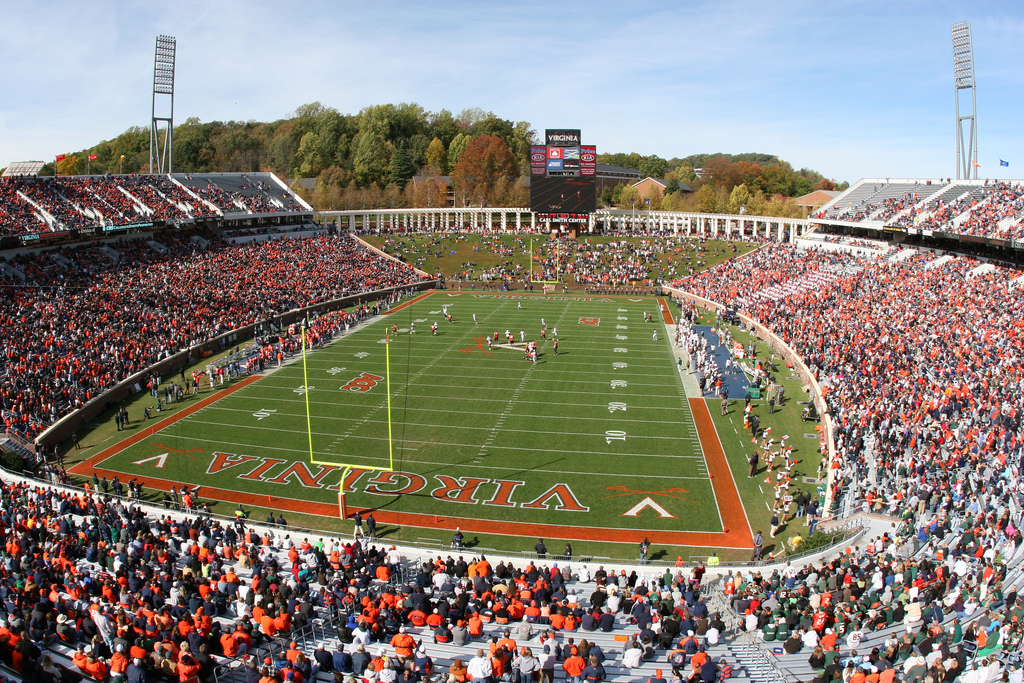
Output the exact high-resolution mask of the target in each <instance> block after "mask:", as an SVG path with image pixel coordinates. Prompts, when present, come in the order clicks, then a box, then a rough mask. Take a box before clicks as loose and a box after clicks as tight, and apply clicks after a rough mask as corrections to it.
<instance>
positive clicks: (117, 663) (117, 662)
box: [110, 643, 129, 682]
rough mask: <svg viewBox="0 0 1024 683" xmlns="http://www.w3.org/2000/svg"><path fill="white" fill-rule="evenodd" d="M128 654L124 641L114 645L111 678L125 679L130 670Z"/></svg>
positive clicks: (116, 679)
mask: <svg viewBox="0 0 1024 683" xmlns="http://www.w3.org/2000/svg"><path fill="white" fill-rule="evenodd" d="M128 664H129V660H128V655H127V654H125V647H124V643H118V644H117V645H115V646H114V654H113V655H111V656H110V678H111V680H112V681H115V682H119V681H123V680H124V677H125V672H126V671H127V670H128Z"/></svg>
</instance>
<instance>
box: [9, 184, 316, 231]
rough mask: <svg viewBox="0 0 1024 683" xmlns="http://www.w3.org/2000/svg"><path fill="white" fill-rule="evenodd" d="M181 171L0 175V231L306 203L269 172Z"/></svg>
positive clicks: (291, 209)
mask: <svg viewBox="0 0 1024 683" xmlns="http://www.w3.org/2000/svg"><path fill="white" fill-rule="evenodd" d="M187 178H189V176H186V175H184V174H182V175H178V174H175V175H174V176H173V177H169V176H163V175H119V176H68V177H64V176H61V177H52V176H50V177H11V178H0V237H2V236H5V235H13V236H17V235H24V234H37V233H43V234H45V233H47V232H63V231H67V230H94V229H96V228H97V227H100V226H117V225H129V224H132V223H135V222H139V221H152V220H157V221H189V220H196V219H203V218H210V217H214V216H217V215H223V214H226V213H230V214H268V213H269V214H280V213H302V212H305V211H306V209H305V208H304V207H303V206H302V205H301V204H300V203H299V202H298V201H297V200H296V199H295V197H294V196H293V195H292V194H291V192H290V191H287V190H284V189H282V188H281V186H280V185H279V184H278V182H277V181H276V180H275V179H274V178H273V177H272V176H271V175H270V174H269V173H255V174H230V173H227V174H222V173H218V174H207V175H203V176H196V178H197V180H186V179H187ZM190 188H191V189H190ZM204 199H205V200H206V201H203V200H204ZM207 202H210V203H207ZM211 204H212V205H214V206H215V207H216V208H214V206H211ZM235 217H237V216H235Z"/></svg>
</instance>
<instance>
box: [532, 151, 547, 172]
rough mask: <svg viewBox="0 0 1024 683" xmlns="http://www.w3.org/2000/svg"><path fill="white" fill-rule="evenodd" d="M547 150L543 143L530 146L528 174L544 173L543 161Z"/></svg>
mask: <svg viewBox="0 0 1024 683" xmlns="http://www.w3.org/2000/svg"><path fill="white" fill-rule="evenodd" d="M547 156H548V151H547V149H546V148H545V147H544V146H543V145H533V146H532V147H530V175H532V176H534V175H544V173H545V170H546V168H545V166H544V162H545V160H546V159H547Z"/></svg>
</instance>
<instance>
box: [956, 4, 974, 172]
mask: <svg viewBox="0 0 1024 683" xmlns="http://www.w3.org/2000/svg"><path fill="white" fill-rule="evenodd" d="M953 83H954V87H955V89H956V92H955V97H956V177H957V180H959V179H960V178H970V177H971V175H972V173H971V172H972V171H973V172H974V173H973V176H974V178H977V177H978V121H977V113H978V97H977V93H976V92H975V88H974V48H973V47H971V25H970V24H968V23H967V22H966V21H960V22H957V23H955V24H953ZM963 90H970V91H971V109H970V113H967V111H966V103H965V102H964V101H963V100H965V99H966V94H965V96H964V98H963V99H961V91H963ZM967 121H970V124H971V126H970V130H969V132H968V134H967V135H966V136H965V135H964V123H965V122H967Z"/></svg>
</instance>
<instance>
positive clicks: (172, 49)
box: [149, 35, 178, 173]
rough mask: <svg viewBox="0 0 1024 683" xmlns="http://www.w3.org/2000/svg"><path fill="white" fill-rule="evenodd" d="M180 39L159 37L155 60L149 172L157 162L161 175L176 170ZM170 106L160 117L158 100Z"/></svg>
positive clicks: (157, 38) (167, 106)
mask: <svg viewBox="0 0 1024 683" xmlns="http://www.w3.org/2000/svg"><path fill="white" fill-rule="evenodd" d="M177 44H178V39H177V38H175V37H173V36H164V35H160V36H157V37H156V54H155V56H154V58H153V115H152V118H151V120H150V124H149V172H150V173H152V172H153V164H154V162H156V168H157V171H156V172H157V173H171V172H172V171H173V170H174V58H175V53H176V52H177ZM158 96H159V98H160V99H161V100H162V102H163V104H165V105H166V108H165V109H164V111H166V112H167V113H166V115H165V116H157V99H158ZM161 123H163V124H165V126H166V127H165V128H164V135H163V141H162V142H161V140H160V135H159V131H158V128H159V125H160V124H161Z"/></svg>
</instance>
